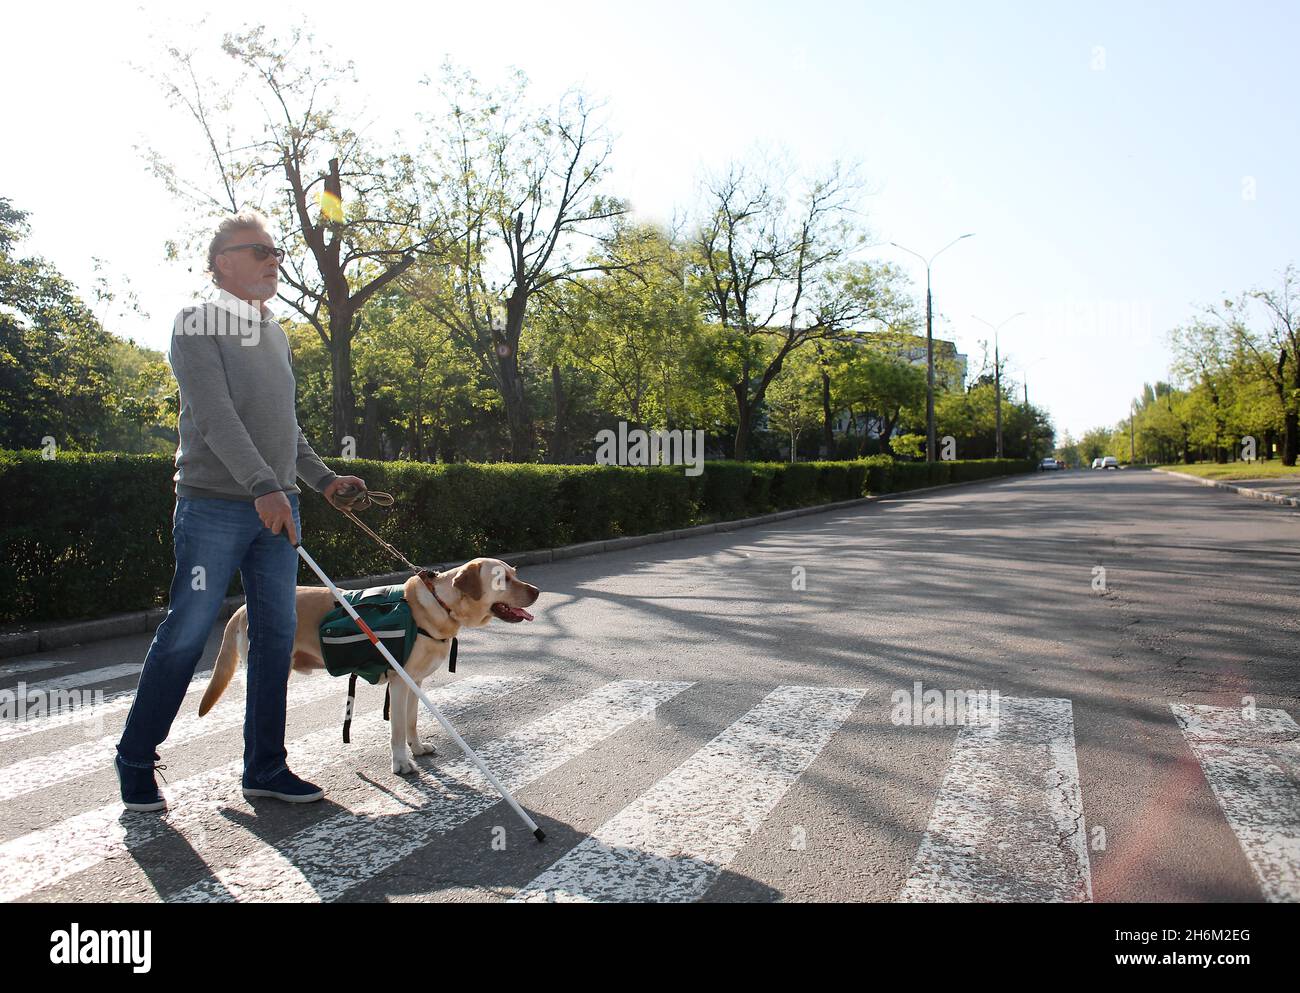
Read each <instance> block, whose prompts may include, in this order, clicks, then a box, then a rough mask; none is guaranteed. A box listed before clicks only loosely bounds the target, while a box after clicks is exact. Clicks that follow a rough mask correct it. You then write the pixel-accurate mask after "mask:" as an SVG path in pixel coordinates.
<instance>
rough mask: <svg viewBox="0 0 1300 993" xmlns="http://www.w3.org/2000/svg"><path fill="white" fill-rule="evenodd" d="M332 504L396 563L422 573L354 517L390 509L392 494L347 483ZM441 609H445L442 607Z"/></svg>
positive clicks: (392, 499)
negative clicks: (372, 508)
mask: <svg viewBox="0 0 1300 993" xmlns="http://www.w3.org/2000/svg"><path fill="white" fill-rule="evenodd" d="M332 502H333V503H334V508H335V509H336V510H337V511H338V512H339V513H340V514H342V515H343V516H344V517H346V518H348V519H349V520H350V521H351V522H352V523H353V524H355V525H356V526H357V527H359V528H360V529H361V530H362V531H364V532H365V533H366V534H368V535H370V537H371V538H373V539H374V540H375V543H376V544H377V545H379V547H380V548H382V549H384V550H385V551H386V552H388V553H389V554H390V555H392V556H393V558H395V559H397V561H399V562H401V563H402V564H403V565H405V566H406V567H407V568H408V569H410V570H411V571H412V572H420V571H422V570H421V569H420V567H419V566H418V565H416V564H415V563H413V562H412V561H411V560H410V559H408V558H407V557H406V556H405V555H403V554H402V553H401V552H399V551H398V550H397V549H396V548H394V547H393V546H392V545H390V544H389V543H388V542H386V541H384V539H383V538H381V537H379V535H377V534H375V532H374V531H372V530H371V529H370V528H369V527H368V526H367V525H366V524H365V522H364V521H362V520H361V518H360V517H358V516H357V515H356V511H358V510H368V509H369V508H370V507H391V506H392V505H393V504H395V503H396V502H397V499H396V498H395V497H394V496H393V494H391V493H385V492H383V490H367V489H362V488H360V487H357V486H353V485H351V484H350V483H349V484H348V485H346V486H340V487H339V488H338V490H337V491H335V493H334V496H333V498H332ZM443 609H446V608H445V607H444V608H443Z"/></svg>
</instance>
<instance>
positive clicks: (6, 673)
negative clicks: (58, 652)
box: [0, 659, 77, 688]
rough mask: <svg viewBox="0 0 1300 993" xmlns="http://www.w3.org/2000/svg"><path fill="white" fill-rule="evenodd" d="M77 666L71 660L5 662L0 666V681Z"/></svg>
mask: <svg viewBox="0 0 1300 993" xmlns="http://www.w3.org/2000/svg"><path fill="white" fill-rule="evenodd" d="M76 664H77V663H76V662H74V661H71V660H69V659H27V660H26V661H25V662H5V663H3V664H0V679H8V678H9V677H10V676H23V675H26V674H27V673H29V672H43V671H44V670H46V669H61V668H63V666H65V665H76ZM11 688H12V687H11Z"/></svg>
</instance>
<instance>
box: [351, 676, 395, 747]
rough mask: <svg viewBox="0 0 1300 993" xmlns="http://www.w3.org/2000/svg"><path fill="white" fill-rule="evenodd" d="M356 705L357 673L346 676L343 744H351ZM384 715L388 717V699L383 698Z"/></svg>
mask: <svg viewBox="0 0 1300 993" xmlns="http://www.w3.org/2000/svg"><path fill="white" fill-rule="evenodd" d="M356 706H357V674H356V673H355V672H354V673H352V675H350V676H348V707H347V710H346V711H345V712H344V714H343V744H345V745H350V744H352V711H353V710H355V709H356ZM384 717H385V718H387V717H388V700H387V698H385V699H384Z"/></svg>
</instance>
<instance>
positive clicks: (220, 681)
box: [199, 607, 248, 717]
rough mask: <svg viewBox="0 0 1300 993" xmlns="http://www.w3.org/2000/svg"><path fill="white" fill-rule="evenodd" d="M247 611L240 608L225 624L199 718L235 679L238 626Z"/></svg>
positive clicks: (244, 608) (237, 653)
mask: <svg viewBox="0 0 1300 993" xmlns="http://www.w3.org/2000/svg"><path fill="white" fill-rule="evenodd" d="M247 609H248V608H247V607H240V608H239V609H238V610H236V611H235V612H234V613H233V614H231V615H230V620H229V621H227V622H226V632H225V634H223V635H222V636H221V651H219V652H218V653H217V664H216V665H214V666H213V667H212V678H211V679H210V680H209V681H208V688H207V689H206V690H204V691H203V699H202V700H200V701H199V716H200V717H202V716H203V715H204V714H206V713H207V712H208V711H209V710H211V709H212V707H213V705H214V704H215V703H216V702H217V701H218V700H220V699H221V694H222V693H224V692H226V687H227V686H229V685H230V681H231V680H232V679H234V678H235V670H237V669H238V668H239V624H240V621H241V620H243V618H244V615H245V613H246V611H247Z"/></svg>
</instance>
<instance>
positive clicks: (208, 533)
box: [117, 493, 302, 782]
mask: <svg viewBox="0 0 1300 993" xmlns="http://www.w3.org/2000/svg"><path fill="white" fill-rule="evenodd" d="M285 496H287V497H288V498H289V503H290V504H291V505H292V507H293V522H294V525H295V526H297V527H298V528H299V529H300V530H299V531H298V534H299V537H301V535H302V531H301V525H300V524H299V523H298V495H297V494H296V493H286V494H285ZM172 538H173V540H174V542H175V545H176V574H175V576H173V577H172V585H171V596H170V602H169V604H168V608H167V616H166V617H164V618H163V622H162V624H160V625H159V626H158V631H157V633H156V634H154V638H153V644H151V645H150V646H149V654H148V655H147V656H146V657H145V660H144V668H143V669H142V670H141V672H140V684H139V686H138V688H137V689H136V693H135V702H134V703H133V704H132V705H131V713H130V714H128V715H127V718H126V728H125V729H124V730H123V731H122V740H121V741H119V742H118V745H117V752H118V755H120V756H121V758H122V762H123V763H125V764H126V765H132V766H136V767H138V768H142V769H152V768H153V765H154V762H153V756H154V750H155V749H156V748H157V747H158V746H159V745H160V744H162V742H163V741H164V740H165V739H166V738H167V735H168V734H169V733H170V732H171V727H172V721H174V720H175V719H176V714H177V712H178V711H179V710H180V707H181V703H182V701H183V700H184V699H185V691H186V690H187V689H189V685H190V680H192V679H193V678H194V670H195V669H196V668H197V667H198V664H199V659H201V658H202V656H203V649H204V646H205V645H206V644H207V640H208V635H209V634H210V633H211V631H212V626H213V624H214V623H216V620H217V614H218V612H219V611H220V609H221V601H222V600H223V599H225V596H226V590H227V589H229V587H230V580H231V578H232V577H233V576H234V574H235V570H236V569H238V570H239V574H240V576H241V577H242V579H243V582H244V596H245V598H246V602H247V604H248V640H249V647H248V679H247V685H248V689H247V701H246V705H245V713H244V776H245V778H252V779H255V780H258V781H260V782H265V781H266V780H268V779H270V778H271V777H272V776H274V775H276V774H277V773H278V772H280V771H281V770H283V769H285V768H287V765H286V763H285V758H286V753H285V748H284V721H285V707H286V702H285V696H286V694H287V692H288V685H289V668H290V664H291V659H292V654H293V636H294V630H295V628H296V627H297V622H298V611H297V602H296V597H295V593H294V590H295V587H296V586H297V581H298V555H297V553H296V552H295V551H294V548H293V546H292V545H291V544H289V540H288V538H287V537H286V536H285V533H284V531H283V530H281V532H280V533H279V534H278V535H276V534H272V533H271V532H270V530H269V529H268V528H266V527H265V526H264V525H263V524H262V519H261V518H260V517H258V516H257V510H256V509H255V508H254V506H253V505H252V504H251V503H244V502H242V501H239V500H221V499H215V498H214V499H191V498H189V497H178V498H177V500H176V511H175V514H174V515H173V517H172ZM200 570H201V571H200ZM195 586H199V587H201V588H200V589H195Z"/></svg>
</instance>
